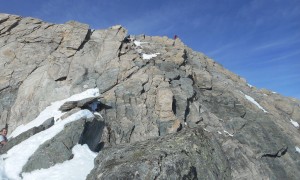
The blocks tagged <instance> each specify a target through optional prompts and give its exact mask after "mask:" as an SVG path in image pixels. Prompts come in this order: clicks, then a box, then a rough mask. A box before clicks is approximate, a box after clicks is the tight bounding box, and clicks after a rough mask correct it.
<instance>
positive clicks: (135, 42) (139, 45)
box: [133, 41, 148, 47]
mask: <svg viewBox="0 0 300 180" xmlns="http://www.w3.org/2000/svg"><path fill="white" fill-rule="evenodd" d="M133 43H134V44H135V45H136V46H137V47H142V44H147V43H148V42H140V41H133Z"/></svg>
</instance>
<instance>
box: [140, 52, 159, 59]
mask: <svg viewBox="0 0 300 180" xmlns="http://www.w3.org/2000/svg"><path fill="white" fill-rule="evenodd" d="M158 54H159V53H155V54H143V59H144V60H149V59H151V58H154V57H156V56H157V55H158Z"/></svg>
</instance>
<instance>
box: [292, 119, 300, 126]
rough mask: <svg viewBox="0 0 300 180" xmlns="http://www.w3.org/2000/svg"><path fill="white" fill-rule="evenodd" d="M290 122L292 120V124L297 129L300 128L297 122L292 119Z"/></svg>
mask: <svg viewBox="0 0 300 180" xmlns="http://www.w3.org/2000/svg"><path fill="white" fill-rule="evenodd" d="M290 120H291V123H292V124H293V126H295V127H296V128H298V127H299V124H298V123H297V122H296V121H293V120H292V119H290Z"/></svg>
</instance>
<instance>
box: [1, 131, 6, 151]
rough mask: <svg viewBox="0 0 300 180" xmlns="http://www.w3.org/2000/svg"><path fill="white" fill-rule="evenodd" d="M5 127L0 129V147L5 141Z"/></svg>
mask: <svg viewBox="0 0 300 180" xmlns="http://www.w3.org/2000/svg"><path fill="white" fill-rule="evenodd" d="M6 135H7V129H6V128H2V129H1V131H0V147H2V146H4V145H5V144H6V143H7V138H6Z"/></svg>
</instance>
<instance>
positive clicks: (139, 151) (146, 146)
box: [87, 128, 232, 179]
mask: <svg viewBox="0 0 300 180" xmlns="http://www.w3.org/2000/svg"><path fill="white" fill-rule="evenodd" d="M231 178H232V177H231V172H230V165H229V163H228V161H227V159H226V158H225V156H224V154H223V152H222V151H221V150H220V147H219V145H218V143H217V142H216V140H215V139H214V138H213V137H212V136H211V135H209V134H207V133H205V132H204V131H203V130H201V129H199V128H197V129H186V130H184V131H181V132H179V133H177V134H170V135H166V136H165V137H163V138H155V139H151V140H147V141H143V142H138V143H133V144H128V145H118V146H115V147H112V148H106V149H103V150H102V151H101V153H100V154H99V155H98V156H97V158H96V159H95V169H94V170H93V171H92V172H91V173H90V175H89V176H88V177H87V179H231Z"/></svg>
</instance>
